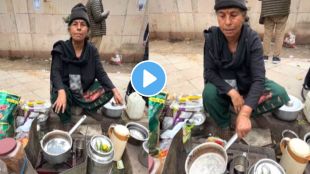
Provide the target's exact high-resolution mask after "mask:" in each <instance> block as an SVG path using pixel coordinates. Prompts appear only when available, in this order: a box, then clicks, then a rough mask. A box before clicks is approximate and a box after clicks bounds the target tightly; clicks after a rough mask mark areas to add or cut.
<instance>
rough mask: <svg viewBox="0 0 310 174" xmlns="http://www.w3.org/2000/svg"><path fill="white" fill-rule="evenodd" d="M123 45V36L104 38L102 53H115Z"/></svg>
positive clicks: (101, 47)
mask: <svg viewBox="0 0 310 174" xmlns="http://www.w3.org/2000/svg"><path fill="white" fill-rule="evenodd" d="M121 43H122V37H121V36H105V37H103V38H102V42H101V46H100V53H105V54H106V53H115V51H116V50H117V49H120V47H121Z"/></svg>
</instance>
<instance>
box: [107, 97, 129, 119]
mask: <svg viewBox="0 0 310 174" xmlns="http://www.w3.org/2000/svg"><path fill="white" fill-rule="evenodd" d="M125 108H126V107H125V106H124V105H117V104H115V100H114V98H112V99H111V100H110V101H109V102H108V103H106V104H105V105H104V106H103V107H102V113H103V114H104V115H105V116H107V117H110V118H120V117H121V116H122V113H123V110H124V109H125Z"/></svg>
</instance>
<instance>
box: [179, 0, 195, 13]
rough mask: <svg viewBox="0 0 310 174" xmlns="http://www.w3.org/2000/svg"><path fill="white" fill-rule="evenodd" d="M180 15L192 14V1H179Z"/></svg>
mask: <svg viewBox="0 0 310 174" xmlns="http://www.w3.org/2000/svg"><path fill="white" fill-rule="evenodd" d="M176 3H177V6H178V10H179V11H178V12H179V13H191V12H192V11H193V9H192V1H191V0H177V1H176Z"/></svg>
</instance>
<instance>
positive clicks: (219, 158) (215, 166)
mask: <svg viewBox="0 0 310 174" xmlns="http://www.w3.org/2000/svg"><path fill="white" fill-rule="evenodd" d="M237 139H238V135H237V133H235V134H234V135H233V136H232V137H231V138H230V140H229V141H228V142H227V143H226V144H225V146H224V147H223V146H221V145H219V144H217V143H214V142H206V143H203V144H200V145H198V146H196V147H195V148H194V149H193V150H192V151H191V152H190V153H189V154H188V156H187V158H186V161H185V172H186V174H196V173H212V174H213V173H218V174H222V173H224V172H225V171H226V166H227V162H228V156H227V153H226V151H227V149H229V147H230V146H231V145H232V144H233V143H234V142H235V141H236V140H237Z"/></svg>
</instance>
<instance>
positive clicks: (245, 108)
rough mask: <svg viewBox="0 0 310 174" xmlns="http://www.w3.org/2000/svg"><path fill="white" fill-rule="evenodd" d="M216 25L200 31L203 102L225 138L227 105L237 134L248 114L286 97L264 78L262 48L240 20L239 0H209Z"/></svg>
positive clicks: (242, 14)
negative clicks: (202, 50)
mask: <svg viewBox="0 0 310 174" xmlns="http://www.w3.org/2000/svg"><path fill="white" fill-rule="evenodd" d="M214 9H215V11H216V16H217V21H218V24H219V27H211V28H209V29H208V30H207V31H205V47H204V81H205V88H204V91H203V100H204V101H203V102H204V108H205V110H207V111H208V112H209V114H210V116H211V117H212V118H213V119H214V120H215V122H216V123H217V125H218V126H219V127H220V128H221V129H220V130H221V134H222V135H220V136H221V137H222V138H224V139H228V138H229V137H228V136H229V135H231V134H230V132H229V126H230V120H231V118H230V113H231V112H230V105H231V104H232V106H233V108H234V112H235V113H236V114H237V118H236V123H235V124H236V125H235V131H236V133H237V134H238V137H239V138H242V137H244V136H245V135H246V134H247V133H248V132H249V131H250V130H251V128H252V126H251V121H250V117H251V116H256V115H261V114H263V113H266V112H270V111H273V110H275V109H277V108H279V107H280V106H282V105H283V104H285V103H287V102H288V100H289V97H288V95H287V93H286V91H285V89H284V88H283V87H281V86H280V85H278V84H276V83H275V82H273V81H271V80H268V79H266V78H265V66H264V59H263V48H262V44H261V40H260V38H259V36H258V34H257V33H256V32H255V31H254V30H252V29H251V28H250V27H249V26H248V25H247V24H245V19H246V11H247V7H246V5H245V0H215V6H214Z"/></svg>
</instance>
